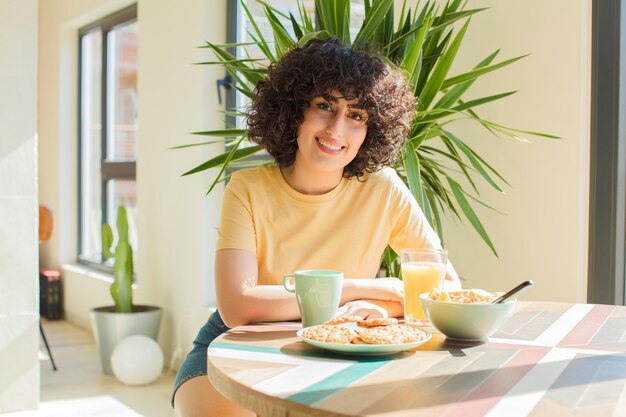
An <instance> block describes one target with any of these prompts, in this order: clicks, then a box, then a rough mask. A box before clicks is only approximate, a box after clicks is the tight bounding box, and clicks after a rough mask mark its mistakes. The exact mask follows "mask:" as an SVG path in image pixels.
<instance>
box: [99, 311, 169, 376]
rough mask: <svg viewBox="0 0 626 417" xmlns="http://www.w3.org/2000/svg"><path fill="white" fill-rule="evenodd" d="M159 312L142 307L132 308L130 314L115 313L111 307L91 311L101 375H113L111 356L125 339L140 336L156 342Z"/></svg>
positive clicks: (159, 320)
mask: <svg viewBox="0 0 626 417" xmlns="http://www.w3.org/2000/svg"><path fill="white" fill-rule="evenodd" d="M161 312H162V311H161V308H160V307H154V306H143V305H135V306H133V312H132V313H116V312H115V307H113V306H107V307H97V308H94V309H92V310H91V314H90V316H91V326H92V328H93V333H94V337H95V338H96V344H97V345H98V350H99V351H100V364H101V365H102V372H103V373H105V374H106V375H113V370H112V369H111V354H112V353H113V349H114V348H115V346H117V344H118V343H119V342H120V341H121V340H122V339H124V338H125V337H127V336H131V335H136V334H141V335H145V336H148V337H151V338H152V339H154V340H157V336H158V334H159V324H160V322H161Z"/></svg>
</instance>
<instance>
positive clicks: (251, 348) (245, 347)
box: [209, 342, 282, 353]
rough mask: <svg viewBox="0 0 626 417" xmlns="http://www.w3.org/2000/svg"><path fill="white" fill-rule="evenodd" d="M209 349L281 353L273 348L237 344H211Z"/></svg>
mask: <svg viewBox="0 0 626 417" xmlns="http://www.w3.org/2000/svg"><path fill="white" fill-rule="evenodd" d="M209 347H210V348H221V349H229V350H245V351H248V352H263V353H282V352H281V350H280V349H279V348H273V347H267V346H254V345H241V344H238V343H224V342H212V343H211V344H210V345H209Z"/></svg>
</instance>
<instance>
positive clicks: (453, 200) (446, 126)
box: [179, 0, 555, 276]
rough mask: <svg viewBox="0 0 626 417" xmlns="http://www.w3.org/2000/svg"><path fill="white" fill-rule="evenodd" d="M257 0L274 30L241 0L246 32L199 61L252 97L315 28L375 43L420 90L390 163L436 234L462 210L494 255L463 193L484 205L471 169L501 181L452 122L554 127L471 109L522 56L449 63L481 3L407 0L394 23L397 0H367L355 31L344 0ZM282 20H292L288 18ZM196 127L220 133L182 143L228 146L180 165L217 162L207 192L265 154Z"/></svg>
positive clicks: (228, 133)
mask: <svg viewBox="0 0 626 417" xmlns="http://www.w3.org/2000/svg"><path fill="white" fill-rule="evenodd" d="M258 1H259V3H261V4H262V5H263V8H264V11H265V14H266V16H267V19H268V20H269V23H270V25H271V28H272V32H273V39H266V37H264V35H263V33H262V32H261V31H260V29H259V27H258V25H257V24H256V23H255V21H254V18H253V16H252V14H251V13H250V10H249V9H248V8H247V7H246V4H245V2H242V7H243V10H244V11H245V13H246V14H247V16H248V18H249V19H250V22H251V24H252V27H253V28H254V29H253V30H252V31H251V32H250V33H249V35H250V37H251V39H253V42H252V43H248V44H243V43H242V44H229V45H215V44H212V43H210V42H207V43H206V45H205V47H206V48H210V49H211V50H212V52H213V53H214V54H215V56H216V57H217V61H211V62H202V64H206V65H222V66H224V68H225V69H226V71H227V72H228V74H229V75H230V76H231V77H232V80H233V82H232V84H231V86H232V87H233V88H235V89H236V90H237V91H239V92H240V93H241V94H244V95H246V96H248V97H251V96H252V91H253V90H254V87H255V86H256V84H257V83H258V82H259V81H260V80H261V79H262V78H263V77H264V75H265V73H266V71H267V65H268V64H269V63H271V62H275V61H276V60H278V59H279V58H280V57H281V56H282V55H283V54H284V53H285V52H286V51H287V50H289V49H290V48H293V47H295V46H302V45H304V44H306V42H308V41H309V40H310V39H312V38H326V37H328V36H331V35H334V36H337V37H338V38H340V39H341V40H342V42H343V43H344V44H346V45H359V44H369V45H373V46H375V47H378V48H379V49H380V52H381V53H382V54H383V55H384V56H385V57H387V58H388V60H389V61H390V62H392V63H394V64H396V65H397V66H399V67H400V68H401V69H403V70H404V71H405V73H406V76H407V78H408V79H409V81H410V82H411V85H412V86H413V88H414V93H415V96H416V97H418V114H417V118H416V119H415V122H414V124H413V127H412V129H411V132H410V134H409V137H408V140H407V142H406V146H405V149H404V150H403V152H402V156H403V157H402V160H401V161H400V162H399V163H398V164H397V165H396V166H395V167H394V168H395V169H396V171H397V172H398V173H399V175H400V176H401V178H402V179H403V180H404V181H405V182H406V184H407V185H408V186H409V188H410V190H411V192H412V193H413V195H414V196H415V198H416V200H417V201H418V203H419V205H420V206H421V207H422V210H423V211H424V214H425V215H426V217H427V218H428V220H429V221H430V223H431V225H432V226H433V227H434V228H435V230H436V231H437V232H438V234H439V236H440V237H442V238H443V230H442V215H444V214H452V215H453V216H456V217H457V218H459V219H461V220H462V218H463V217H464V218H465V219H466V220H467V221H469V223H470V224H471V225H472V227H473V228H474V229H475V230H476V232H477V233H478V234H479V235H480V237H481V238H482V240H483V241H484V242H485V243H486V244H487V245H488V246H489V248H490V249H491V250H492V252H493V253H494V255H496V256H497V252H496V248H495V246H494V244H493V242H492V241H491V239H490V238H489V235H488V234H487V231H486V230H485V228H484V227H483V225H482V224H481V222H480V220H479V218H478V216H477V215H476V213H475V211H474V210H473V209H472V206H471V204H470V201H473V202H475V203H478V204H482V205H486V204H484V203H483V202H482V201H481V200H480V199H479V198H478V195H479V191H478V188H477V186H476V183H475V179H476V178H478V179H480V178H482V181H485V182H486V183H487V184H489V185H490V186H491V187H493V188H495V189H496V190H498V191H502V190H501V186H500V185H499V184H507V182H506V180H505V179H504V178H503V177H502V176H501V175H500V174H499V173H498V172H497V171H496V170H495V169H494V168H493V167H492V166H491V165H489V164H488V163H487V162H486V161H485V160H484V159H483V158H482V157H481V156H480V155H479V154H478V153H477V152H476V151H474V150H473V149H472V147H471V146H470V145H469V144H468V140H464V139H463V138H461V137H459V136H457V135H456V134H454V133H452V132H451V130H450V125H451V124H453V123H454V122H455V121H458V120H461V119H465V120H467V119H469V120H471V121H474V122H475V123H479V124H480V125H482V126H483V127H484V128H485V131H486V132H487V133H489V134H493V135H496V136H504V137H509V138H512V139H515V140H520V141H526V139H525V138H523V137H522V136H521V135H523V134H531V135H539V136H544V137H551V138H555V136H552V135H547V134H542V133H537V132H530V131H523V130H518V129H512V128H508V127H505V126H502V125H500V124H497V123H494V122H491V121H488V120H485V119H483V118H482V117H480V116H479V115H478V113H477V112H476V109H477V108H478V107H479V106H480V105H483V104H486V103H490V102H494V101H496V100H500V99H503V98H505V97H507V96H509V95H511V94H513V93H514V91H508V92H504V93H500V94H494V95H490V96H486V97H480V98H472V99H467V98H465V97H466V96H467V95H468V91H469V90H470V88H471V87H472V85H473V84H474V82H475V81H476V80H477V79H478V78H479V77H482V76H484V75H486V74H488V73H490V72H492V71H495V70H498V69H500V68H502V67H504V66H507V65H509V64H512V63H513V62H515V61H517V60H519V59H521V58H523V56H520V57H515V58H512V59H507V60H503V61H499V62H495V60H496V57H497V55H498V51H495V52H493V53H491V54H489V55H488V56H486V57H484V58H483V59H481V60H479V61H478V62H477V64H476V66H475V67H474V68H471V69H469V70H467V71H465V72H463V73H460V74H454V75H452V74H450V73H449V72H450V68H451V66H452V63H453V62H454V60H455V58H456V56H457V53H458V51H459V50H460V48H461V44H462V41H463V38H464V36H465V34H466V32H467V29H468V26H469V24H470V21H471V16H472V15H474V14H476V13H479V12H481V11H482V10H484V9H465V4H466V2H465V1H461V0H448V1H447V2H446V3H445V4H440V3H441V2H438V3H437V2H435V1H426V2H425V3H424V4H423V5H422V6H421V7H420V6H419V4H418V9H417V10H415V11H412V10H411V8H409V7H406V1H405V2H404V4H403V7H402V9H401V11H400V16H399V19H397V21H399V24H398V26H397V27H395V28H394V21H396V19H395V16H394V0H364V9H365V17H364V21H363V24H362V26H361V28H360V30H359V31H358V33H357V34H356V36H354V39H352V38H351V36H350V30H349V28H350V1H349V0H316V1H315V16H314V17H312V16H311V15H309V14H308V13H307V12H306V10H305V8H304V6H303V5H302V4H301V3H299V2H298V6H297V10H295V11H294V13H291V12H290V13H288V14H285V13H283V12H281V11H279V10H277V9H276V8H273V7H272V6H270V5H268V4H266V3H264V2H262V1H260V0H258ZM296 16H297V17H296ZM283 21H286V22H289V24H288V25H287V26H285V25H284V24H283V23H282V22H283ZM288 28H289V29H290V30H288ZM250 45H254V46H255V47H258V48H259V49H260V50H261V51H262V53H263V59H253V58H250V56H251V55H250V54H249V53H247V50H246V48H247V47H248V46H250ZM234 47H241V48H243V50H245V51H246V55H247V56H246V57H244V58H241V57H237V56H235V55H233V54H232V53H230V52H229V50H232V49H231V48H234ZM232 111H233V113H232V114H235V115H242V113H241V109H232ZM197 134H199V135H204V136H212V137H217V138H218V139H217V140H213V141H208V142H202V143H196V144H191V145H185V146H181V147H179V148H182V147H189V146H198V145H208V144H212V143H215V142H217V141H223V142H225V145H226V152H224V153H222V154H220V155H218V156H216V157H214V158H212V159H210V160H209V161H206V162H205V163H203V164H201V165H199V166H197V167H196V168H194V169H192V170H190V171H188V172H186V173H185V174H184V175H189V174H193V173H196V172H200V171H204V170H207V169H210V168H219V172H218V173H217V175H216V176H215V180H214V181H213V183H212V184H211V186H210V188H209V191H208V193H210V192H211V190H213V188H214V187H215V186H216V184H218V183H220V182H221V181H224V180H227V179H228V177H229V172H230V171H228V170H227V167H242V166H256V165H260V164H266V163H269V162H268V161H266V160H263V159H259V158H254V157H253V156H254V155H255V154H257V153H259V152H260V151H262V149H261V148H260V147H259V146H256V145H253V146H248V145H249V143H248V144H246V132H245V130H243V129H235V128H232V129H226V130H213V131H206V132H197ZM463 184H469V185H465V186H464V185H463ZM507 185H508V184H507ZM468 189H469V190H468ZM208 193H207V194H208ZM487 207H488V206H487ZM382 264H383V266H384V267H386V268H387V269H388V270H389V273H390V275H394V276H399V272H400V271H399V268H398V263H397V256H396V254H395V253H393V251H392V250H391V248H389V247H388V248H387V251H386V252H385V254H384V256H383V260H382Z"/></svg>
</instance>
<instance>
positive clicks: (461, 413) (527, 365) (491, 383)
mask: <svg viewBox="0 0 626 417" xmlns="http://www.w3.org/2000/svg"><path fill="white" fill-rule="evenodd" d="M525 348H526V349H525V350H520V351H519V352H517V353H516V354H515V355H513V356H512V357H511V359H509V361H508V362H507V363H506V364H504V365H502V366H501V367H500V368H499V369H498V370H496V371H495V372H494V373H493V374H491V376H490V377H489V378H487V379H486V380H485V381H484V382H483V383H482V384H480V385H479V386H478V387H476V389H474V390H473V391H472V392H470V393H469V394H468V395H467V396H466V397H465V398H463V399H462V400H460V401H459V402H457V403H456V405H455V406H454V407H453V408H452V409H451V410H450V411H449V412H448V413H446V414H445V417H482V416H484V415H485V414H486V413H487V412H488V411H489V410H491V409H492V408H493V407H494V406H495V405H496V404H497V403H498V401H500V399H501V398H502V397H504V396H505V395H506V393H507V392H509V390H510V389H511V388H513V387H514V386H515V384H517V383H518V382H519V381H520V380H521V379H522V378H523V377H524V375H526V374H527V373H528V372H529V371H530V370H531V369H532V368H533V367H534V366H535V365H536V364H537V362H539V360H541V358H543V357H544V356H545V355H546V354H547V353H548V352H549V351H550V348H548V347H531V348H528V346H526V347H525Z"/></svg>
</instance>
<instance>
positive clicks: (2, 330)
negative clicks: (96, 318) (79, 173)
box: [0, 0, 39, 413]
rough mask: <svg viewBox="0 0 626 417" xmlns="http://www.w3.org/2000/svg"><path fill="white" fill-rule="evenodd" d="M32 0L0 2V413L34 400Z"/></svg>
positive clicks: (36, 370) (34, 80)
mask: <svg viewBox="0 0 626 417" xmlns="http://www.w3.org/2000/svg"><path fill="white" fill-rule="evenodd" d="M37 31H38V29H37V1H36V0H0V56H1V57H2V65H0V91H1V92H2V93H1V94H0V370H1V372H0V413H2V412H8V411H12V410H21V409H29V408H35V407H36V406H37V402H38V401H39V360H38V358H37V346H38V342H39V329H38V324H39V316H38V314H39V303H38V296H39V293H38V292H39V287H38V275H37V274H38V272H37V251H38V248H37V244H38V238H37V225H38V216H39V211H38V208H37Z"/></svg>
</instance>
